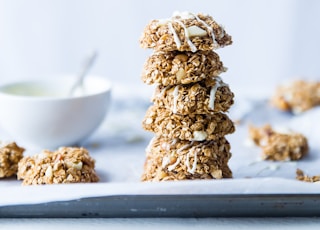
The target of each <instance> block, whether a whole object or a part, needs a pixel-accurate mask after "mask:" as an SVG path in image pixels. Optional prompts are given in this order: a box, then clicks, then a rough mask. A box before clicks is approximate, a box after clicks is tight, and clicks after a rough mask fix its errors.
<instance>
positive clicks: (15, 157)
mask: <svg viewBox="0 0 320 230" xmlns="http://www.w3.org/2000/svg"><path fill="white" fill-rule="evenodd" d="M24 150H25V149H24V148H21V147H19V146H18V145H17V144H16V143H15V142H10V143H9V142H8V143H0V178H4V177H11V176H13V175H15V174H17V171H18V163H19V161H20V160H21V159H22V157H23V152H24Z"/></svg>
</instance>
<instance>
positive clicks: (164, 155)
mask: <svg viewBox="0 0 320 230" xmlns="http://www.w3.org/2000/svg"><path fill="white" fill-rule="evenodd" d="M230 157H231V153H230V144H229V142H228V141H227V140H226V139H225V138H221V139H219V140H216V141H203V142H199V141H192V142H190V141H182V140H178V139H173V140H169V139H166V138H163V137H159V136H158V137H154V138H153V139H152V140H151V141H150V143H149V146H148V147H147V149H146V161H145V164H144V172H143V175H142V177H141V180H142V181H167V180H191V179H222V178H231V177H232V172H231V170H230V168H229V167H228V160H229V159H230Z"/></svg>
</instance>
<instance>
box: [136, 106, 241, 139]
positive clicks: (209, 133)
mask: <svg viewBox="0 0 320 230" xmlns="http://www.w3.org/2000/svg"><path fill="white" fill-rule="evenodd" d="M142 126H143V128H144V129H146V130H148V131H151V132H154V133H156V135H158V136H163V137H166V138H169V139H175V138H179V139H180V140H189V141H204V140H217V139H219V138H221V137H223V136H225V135H227V134H230V133H233V132H234V131H235V127H234V125H233V122H232V121H231V120H230V119H229V118H228V116H227V115H225V114H224V113H214V114H188V115H179V114H174V113H172V112H171V111H170V110H167V109H165V108H159V107H156V106H150V108H149V109H148V111H147V113H146V116H145V118H144V120H143V122H142Z"/></svg>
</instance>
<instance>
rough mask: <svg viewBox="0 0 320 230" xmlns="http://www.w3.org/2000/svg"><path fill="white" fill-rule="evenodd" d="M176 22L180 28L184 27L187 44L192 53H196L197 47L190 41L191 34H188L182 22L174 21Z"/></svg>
mask: <svg viewBox="0 0 320 230" xmlns="http://www.w3.org/2000/svg"><path fill="white" fill-rule="evenodd" d="M174 21H175V22H177V23H178V24H179V25H180V26H182V28H183V30H184V36H185V38H186V40H187V43H188V45H189V47H190V49H191V51H192V52H196V51H197V47H196V46H195V45H194V44H193V43H192V41H191V40H190V37H189V33H188V29H187V27H186V26H185V25H184V24H183V23H182V22H181V21H178V20H174Z"/></svg>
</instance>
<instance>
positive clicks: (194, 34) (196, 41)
mask: <svg viewBox="0 0 320 230" xmlns="http://www.w3.org/2000/svg"><path fill="white" fill-rule="evenodd" d="M231 44H232V39H231V36H230V35H228V34H227V33H226V32H225V30H224V28H223V27H222V26H221V25H219V24H218V23H217V22H216V21H215V20H213V18H212V17H211V16H209V15H203V14H192V13H189V12H182V13H180V12H176V13H174V14H173V16H172V17H171V18H168V19H159V20H152V21H151V22H150V23H149V24H148V25H147V26H146V28H145V29H144V32H143V34H142V37H141V39H140V45H141V47H142V48H153V49H155V50H158V51H159V50H162V51H173V50H178V51H192V52H196V51H198V50H204V51H208V50H213V49H217V48H220V47H224V46H226V45H231Z"/></svg>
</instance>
